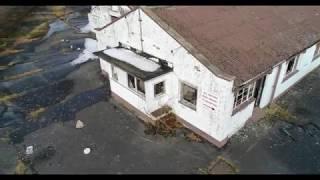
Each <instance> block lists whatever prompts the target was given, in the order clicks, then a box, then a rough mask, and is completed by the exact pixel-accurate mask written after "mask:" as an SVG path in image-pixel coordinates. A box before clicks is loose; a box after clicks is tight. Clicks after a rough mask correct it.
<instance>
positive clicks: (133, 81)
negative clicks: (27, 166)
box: [128, 74, 145, 94]
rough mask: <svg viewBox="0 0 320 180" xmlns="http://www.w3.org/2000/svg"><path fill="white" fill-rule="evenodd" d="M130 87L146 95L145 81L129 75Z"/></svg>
mask: <svg viewBox="0 0 320 180" xmlns="http://www.w3.org/2000/svg"><path fill="white" fill-rule="evenodd" d="M128 87H129V88H131V89H133V90H135V91H137V92H140V93H142V94H145V87H144V81H142V80H141V79H139V78H136V77H134V76H132V75H130V74H128Z"/></svg>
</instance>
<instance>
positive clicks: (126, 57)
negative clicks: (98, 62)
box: [93, 48, 172, 81]
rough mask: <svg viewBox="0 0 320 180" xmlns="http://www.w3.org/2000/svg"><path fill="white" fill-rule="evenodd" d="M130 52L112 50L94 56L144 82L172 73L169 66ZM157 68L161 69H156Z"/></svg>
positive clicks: (117, 49) (99, 52)
mask: <svg viewBox="0 0 320 180" xmlns="http://www.w3.org/2000/svg"><path fill="white" fill-rule="evenodd" d="M129 51H130V50H127V49H124V48H112V49H107V50H102V51H98V52H94V53H93V54H94V55H96V56H98V57H99V58H101V59H103V60H105V61H107V62H109V63H111V64H113V65H114V66H116V67H118V68H120V69H122V70H124V71H126V72H127V73H129V74H132V75H134V76H135V77H137V78H140V79H141V80H143V81H147V80H150V79H153V78H155V77H158V76H160V75H163V74H166V73H169V72H171V71H172V68H170V67H169V66H166V65H164V64H161V63H156V62H154V61H152V60H147V58H146V57H143V56H141V55H139V54H137V53H135V52H133V51H130V52H129ZM148 61H150V62H148ZM143 66H144V67H143ZM157 66H158V67H159V68H155V67H157Z"/></svg>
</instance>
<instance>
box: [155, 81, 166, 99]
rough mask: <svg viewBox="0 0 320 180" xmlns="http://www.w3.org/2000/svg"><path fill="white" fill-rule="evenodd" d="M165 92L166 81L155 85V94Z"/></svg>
mask: <svg viewBox="0 0 320 180" xmlns="http://www.w3.org/2000/svg"><path fill="white" fill-rule="evenodd" d="M163 93H164V81H162V82H159V83H158V84H155V85H154V96H158V95H160V94H163Z"/></svg>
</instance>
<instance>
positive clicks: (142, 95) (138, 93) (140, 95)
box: [111, 78, 146, 101]
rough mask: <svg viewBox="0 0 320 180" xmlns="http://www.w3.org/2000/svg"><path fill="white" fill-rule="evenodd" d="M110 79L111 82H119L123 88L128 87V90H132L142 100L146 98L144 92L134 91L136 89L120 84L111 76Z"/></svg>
mask: <svg viewBox="0 0 320 180" xmlns="http://www.w3.org/2000/svg"><path fill="white" fill-rule="evenodd" d="M111 79H112V80H113V82H115V83H117V84H119V85H120V86H122V87H124V88H125V89H128V90H129V91H130V92H132V93H133V94H135V95H136V96H138V97H140V98H141V99H143V100H144V101H145V100H146V95H145V94H143V93H140V92H138V91H136V90H135V89H133V88H130V87H127V86H125V85H123V84H121V83H120V82H119V81H117V80H115V79H113V78H111Z"/></svg>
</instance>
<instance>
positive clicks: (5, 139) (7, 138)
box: [0, 137, 10, 143]
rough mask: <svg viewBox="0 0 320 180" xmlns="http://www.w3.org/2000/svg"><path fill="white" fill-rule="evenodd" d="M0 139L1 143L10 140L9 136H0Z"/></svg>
mask: <svg viewBox="0 0 320 180" xmlns="http://www.w3.org/2000/svg"><path fill="white" fill-rule="evenodd" d="M0 141H1V142H3V143H9V142H10V138H9V137H1V138H0Z"/></svg>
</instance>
